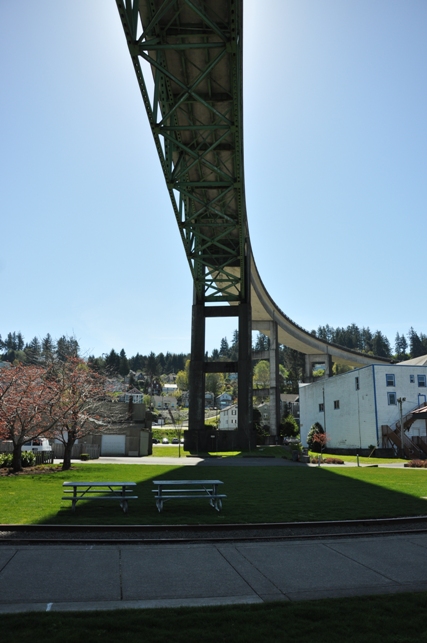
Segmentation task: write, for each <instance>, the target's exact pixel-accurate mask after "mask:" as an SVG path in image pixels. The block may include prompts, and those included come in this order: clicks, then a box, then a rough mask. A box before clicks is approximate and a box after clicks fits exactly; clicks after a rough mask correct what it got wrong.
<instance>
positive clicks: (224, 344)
mask: <svg viewBox="0 0 427 643" xmlns="http://www.w3.org/2000/svg"><path fill="white" fill-rule="evenodd" d="M219 355H220V357H222V358H224V357H226V358H228V357H229V356H230V347H229V345H228V340H227V338H226V337H223V338H222V339H221V346H220V348H219Z"/></svg>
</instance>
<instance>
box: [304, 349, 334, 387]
mask: <svg viewBox="0 0 427 643" xmlns="http://www.w3.org/2000/svg"><path fill="white" fill-rule="evenodd" d="M314 366H320V367H322V368H324V369H325V374H324V375H323V377H324V378H325V379H326V378H327V377H332V356H331V355H329V354H328V353H323V354H321V355H319V354H317V355H306V356H305V381H306V382H313V381H314V379H316V381H317V380H318V379H319V378H314V377H313V367H314Z"/></svg>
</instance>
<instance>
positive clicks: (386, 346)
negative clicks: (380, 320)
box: [372, 330, 391, 357]
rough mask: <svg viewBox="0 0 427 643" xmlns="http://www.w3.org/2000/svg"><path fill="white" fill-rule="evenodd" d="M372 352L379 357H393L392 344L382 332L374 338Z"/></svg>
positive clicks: (377, 332) (377, 333) (378, 331)
mask: <svg viewBox="0 0 427 643" xmlns="http://www.w3.org/2000/svg"><path fill="white" fill-rule="evenodd" d="M372 352H373V353H374V355H378V357H391V350H390V342H389V341H388V339H387V337H386V336H385V335H383V334H382V332H381V331H380V330H377V331H376V333H375V334H374V336H373V338H372Z"/></svg>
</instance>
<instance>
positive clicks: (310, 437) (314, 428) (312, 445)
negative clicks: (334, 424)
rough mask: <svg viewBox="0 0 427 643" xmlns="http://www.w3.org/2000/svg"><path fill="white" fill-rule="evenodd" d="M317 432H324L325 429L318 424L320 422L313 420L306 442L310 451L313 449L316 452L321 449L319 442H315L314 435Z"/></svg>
mask: <svg viewBox="0 0 427 643" xmlns="http://www.w3.org/2000/svg"><path fill="white" fill-rule="evenodd" d="M318 433H321V434H324V433H325V431H324V428H323V426H322V425H321V424H320V422H315V423H314V424H313V425H312V426H311V428H310V431H309V432H308V435H307V444H308V448H309V449H310V451H315V452H316V453H320V450H321V445H320V443H319V442H316V440H315V439H314V436H315V435H316V434H318Z"/></svg>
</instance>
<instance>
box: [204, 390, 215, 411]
mask: <svg viewBox="0 0 427 643" xmlns="http://www.w3.org/2000/svg"><path fill="white" fill-rule="evenodd" d="M214 400H215V395H214V394H213V393H211V392H210V391H206V392H205V409H211V408H212V407H213V405H214Z"/></svg>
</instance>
